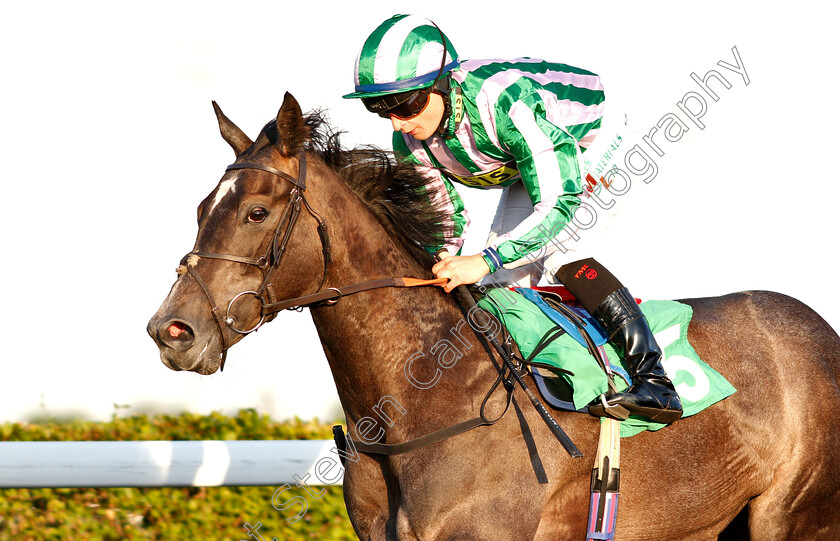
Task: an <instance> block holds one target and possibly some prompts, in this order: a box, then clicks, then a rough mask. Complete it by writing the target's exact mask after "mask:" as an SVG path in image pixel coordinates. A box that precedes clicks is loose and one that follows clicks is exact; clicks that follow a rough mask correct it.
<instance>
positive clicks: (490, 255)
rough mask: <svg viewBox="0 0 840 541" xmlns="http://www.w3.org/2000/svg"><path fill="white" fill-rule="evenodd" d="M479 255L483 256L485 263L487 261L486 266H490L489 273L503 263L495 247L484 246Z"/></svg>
mask: <svg viewBox="0 0 840 541" xmlns="http://www.w3.org/2000/svg"><path fill="white" fill-rule="evenodd" d="M481 257H482V258H484V261H485V263H487V266H488V267H490V274H493V273H494V272H496V271H497V270H499V269H500V268H501V267H502V265H504V263H503V262H502V258H501V256H500V255H499V252H497V251H496V249H495V248H485V249H484V251H482V252H481Z"/></svg>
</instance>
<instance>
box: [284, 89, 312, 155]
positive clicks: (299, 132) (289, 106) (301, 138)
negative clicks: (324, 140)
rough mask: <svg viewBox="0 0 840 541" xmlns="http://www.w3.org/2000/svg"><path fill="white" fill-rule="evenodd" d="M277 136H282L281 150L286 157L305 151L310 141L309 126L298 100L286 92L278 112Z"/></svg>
mask: <svg viewBox="0 0 840 541" xmlns="http://www.w3.org/2000/svg"><path fill="white" fill-rule="evenodd" d="M277 134H278V135H279V136H280V141H279V143H280V150H281V152H282V153H283V155H284V156H291V155H293V154H297V153H298V152H299V151H301V150H303V146H304V145H305V144H306V142H307V141H309V126H307V125H306V121H305V120H304V118H303V112H302V111H301V110H300V105H298V102H297V100H296V99H295V97H294V96H292V95H291V94H289V93H288V92H286V95H285V96H284V97H283V105H281V106H280V111H278V112H277Z"/></svg>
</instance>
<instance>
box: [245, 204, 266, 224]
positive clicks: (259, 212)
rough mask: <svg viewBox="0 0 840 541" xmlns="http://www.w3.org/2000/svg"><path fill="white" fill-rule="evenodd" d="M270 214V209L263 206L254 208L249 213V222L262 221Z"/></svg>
mask: <svg viewBox="0 0 840 541" xmlns="http://www.w3.org/2000/svg"><path fill="white" fill-rule="evenodd" d="M267 216H268V211H267V210H265V209H264V208H262V207H256V208H254V209H253V210H252V211H251V213H250V214H248V221H249V222H257V223H259V222H262V221H264V220H265V219H266V217H267Z"/></svg>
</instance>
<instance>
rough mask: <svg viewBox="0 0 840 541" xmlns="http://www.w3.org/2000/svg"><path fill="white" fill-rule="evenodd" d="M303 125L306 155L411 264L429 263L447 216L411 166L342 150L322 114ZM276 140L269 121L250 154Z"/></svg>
mask: <svg viewBox="0 0 840 541" xmlns="http://www.w3.org/2000/svg"><path fill="white" fill-rule="evenodd" d="M304 121H305V123H306V126H307V127H308V128H309V132H310V133H309V140H308V142H307V144H306V150H307V151H309V152H310V153H313V154H315V155H317V156H318V157H319V158H321V160H323V161H324V163H325V164H326V165H327V166H328V167H330V168H331V169H332V170H333V171H334V172H335V173H336V174H337V175H338V176H339V178H341V179H342V180H343V181H344V182H345V184H347V186H348V187H349V188H350V189H351V190H352V191H353V193H355V194H356V195H357V196H358V197H359V199H361V200H362V201H363V202H364V203H365V204H366V205H367V207H368V208H369V209H370V210H371V212H373V214H374V215H375V216H376V217H377V219H378V220H379V221H380V222H381V223H382V224H383V225H384V226H385V228H386V229H387V230H388V231H389V233H390V234H391V235H392V236H393V237H394V238H396V239H398V240H399V241H400V242H401V243H402V244H403V245H404V246H405V247H406V248H407V249H408V250H409V252H410V253H411V254H412V255H413V256H414V257H415V258H416V259H418V260H419V261H420V262H423V263H428V262H429V260H430V254H429V252H428V251H427V250H426V249H425V248H426V247H435V246H442V245H443V238H444V232H443V224H444V223H445V222H446V221H447V220H450V219H451V217H450V216H449V215H448V213H447V212H445V211H443V210H442V209H440V208H437V207H435V206H434V205H433V203H432V202H431V200H430V199H429V197H428V195H427V193H426V188H425V185H426V179H425V178H423V177H422V176H421V175H420V174H419V173H418V172H417V170H416V169H415V168H414V166H413V165H411V164H410V163H406V162H398V161H397V160H396V159H395V157H394V155H393V153H392V152H388V151H385V150H382V149H380V148H378V147H375V146H372V145H367V146H362V147H357V148H354V149H352V150H348V149H345V148H343V147H342V146H341V141H340V137H341V134H342V132H341V131H338V130H336V129H334V128H333V127H332V126H331V125H330V124H329V123H328V122H327V120H326V118H325V115H324V113H323V111H321V110H314V111H311V112H309V113H307V114H306V115H305V117H304ZM277 137H278V136H277V125H276V120H272V121H270V122H269V123H268V124H266V125H265V127H264V128H263V129H262V131H261V132H260V135H259V136H258V137H257V140H256V141H255V142H254V145H253V147H252V148H251V149H250V152H256V151H257V150H259V148H261V147H263V146H266V145H268V144H274V143H276V141H277Z"/></svg>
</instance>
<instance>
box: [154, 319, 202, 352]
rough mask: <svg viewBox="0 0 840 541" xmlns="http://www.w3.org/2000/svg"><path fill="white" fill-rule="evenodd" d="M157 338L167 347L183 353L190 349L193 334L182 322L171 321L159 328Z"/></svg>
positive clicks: (193, 337) (193, 338) (190, 328)
mask: <svg viewBox="0 0 840 541" xmlns="http://www.w3.org/2000/svg"><path fill="white" fill-rule="evenodd" d="M158 337H159V338H160V341H161V342H163V343H164V344H166V345H167V346H169V347H171V348H173V349H177V350H181V351H183V350H186V349H189V348H190V347H192V344H193V341H194V340H195V333H194V332H193V330H192V327H190V326H189V325H187V324H186V323H184V322H183V321H177V320H173V321H169V322H168V323H166V324H164V325H162V326H161V327H160V330H159V331H158Z"/></svg>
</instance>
